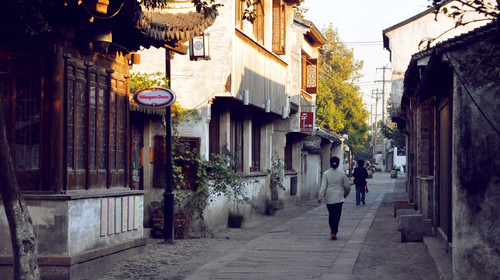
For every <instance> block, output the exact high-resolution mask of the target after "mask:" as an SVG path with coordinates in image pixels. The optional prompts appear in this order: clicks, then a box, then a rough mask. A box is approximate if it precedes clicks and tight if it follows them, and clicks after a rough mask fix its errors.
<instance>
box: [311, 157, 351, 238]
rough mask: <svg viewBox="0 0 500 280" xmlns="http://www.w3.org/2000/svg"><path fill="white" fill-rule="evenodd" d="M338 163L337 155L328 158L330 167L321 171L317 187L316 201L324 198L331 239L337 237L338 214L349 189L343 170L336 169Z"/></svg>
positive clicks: (340, 212)
mask: <svg viewBox="0 0 500 280" xmlns="http://www.w3.org/2000/svg"><path fill="white" fill-rule="evenodd" d="M339 164H340V159H339V158H338V157H332V158H331V159H330V167H331V168H330V169H328V170H327V171H325V172H324V173H323V179H322V181H321V188H320V189H319V198H318V202H319V203H321V202H322V201H323V199H324V200H325V203H326V207H327V209H328V224H329V225H330V233H331V238H332V240H336V239H337V232H338V230H339V222H340V215H341V214H342V204H343V203H344V199H345V198H346V197H347V195H348V194H349V192H350V191H351V186H350V184H349V179H348V178H347V176H346V174H345V172H343V171H342V170H339V169H337V168H338V167H339Z"/></svg>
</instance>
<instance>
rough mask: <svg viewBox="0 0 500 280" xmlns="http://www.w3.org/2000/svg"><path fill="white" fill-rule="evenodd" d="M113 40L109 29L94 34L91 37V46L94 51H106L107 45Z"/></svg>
mask: <svg viewBox="0 0 500 280" xmlns="http://www.w3.org/2000/svg"><path fill="white" fill-rule="evenodd" d="M112 42H113V34H112V33H111V31H104V32H102V33H97V34H94V36H93V38H92V39H91V44H92V45H91V47H92V50H93V51H96V52H105V53H107V52H108V47H109V45H110V44H111V43H112Z"/></svg>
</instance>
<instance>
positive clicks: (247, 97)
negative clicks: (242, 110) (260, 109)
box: [243, 89, 250, 105]
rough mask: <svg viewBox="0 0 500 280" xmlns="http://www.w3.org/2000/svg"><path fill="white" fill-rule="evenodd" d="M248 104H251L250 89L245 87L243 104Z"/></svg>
mask: <svg viewBox="0 0 500 280" xmlns="http://www.w3.org/2000/svg"><path fill="white" fill-rule="evenodd" d="M248 104H250V91H249V90H248V89H245V90H244V91H243V105H248Z"/></svg>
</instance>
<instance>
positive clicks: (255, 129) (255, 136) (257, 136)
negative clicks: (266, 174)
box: [250, 116, 262, 172]
mask: <svg viewBox="0 0 500 280" xmlns="http://www.w3.org/2000/svg"><path fill="white" fill-rule="evenodd" d="M261 129H262V121H261V119H260V118H258V117H255V116H254V117H253V118H252V155H251V156H252V158H251V166H250V172H256V171H260V170H261V164H260V163H261V160H260V152H261V149H260V146H261V132H260V131H261Z"/></svg>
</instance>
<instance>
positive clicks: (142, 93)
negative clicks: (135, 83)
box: [134, 87, 175, 109]
mask: <svg viewBox="0 0 500 280" xmlns="http://www.w3.org/2000/svg"><path fill="white" fill-rule="evenodd" d="M134 101H135V103H137V104H138V105H140V106H142V107H146V108H151V109H158V108H165V107H168V106H170V105H172V104H173V103H174V102H175V93H174V92H173V91H172V90H171V89H169V88H162V87H150V88H146V89H141V90H139V91H138V92H136V93H135V94H134Z"/></svg>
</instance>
